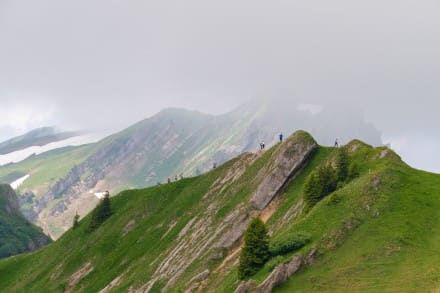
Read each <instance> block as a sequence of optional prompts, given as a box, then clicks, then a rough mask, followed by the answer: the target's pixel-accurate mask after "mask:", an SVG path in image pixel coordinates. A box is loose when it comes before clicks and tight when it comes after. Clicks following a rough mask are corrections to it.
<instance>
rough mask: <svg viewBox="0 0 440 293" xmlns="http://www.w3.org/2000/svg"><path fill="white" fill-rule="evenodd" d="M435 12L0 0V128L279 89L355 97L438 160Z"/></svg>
mask: <svg viewBox="0 0 440 293" xmlns="http://www.w3.org/2000/svg"><path fill="white" fill-rule="evenodd" d="M439 16H440V2H439V1H438V0H418V1H414V0H411V1H408V0H370V1H350V0H335V1H327V0H316V1H314V0H311V1H295V0H291V1H287V0H286V1H280V0H272V1H259V0H254V1H251V0H245V1H240V0H238V1H237V0H235V1H229V0H223V1H206V0H205V1H202V0H199V1H194V0H188V1H166V0H165V1H140V0H137V1H136V0H133V1H116V0H95V1H93V0H92V1H90V0H87V1H86V0H75V1H59V0H51V1H48V0H40V1H33V0H28V1H24V0H0V117H1V119H0V139H2V138H6V137H9V136H11V135H15V134H18V133H20V132H23V131H25V130H28V129H30V128H35V127H38V126H44V125H57V126H61V127H64V128H74V129H78V128H81V129H83V128H96V129H101V130H102V129H106V130H109V129H110V130H113V129H120V128H123V127H125V126H128V125H129V124H131V123H133V122H135V121H137V120H140V119H143V118H146V117H148V116H150V115H152V114H154V113H155V112H157V111H159V110H160V109H162V108H164V107H167V106H180V107H186V108H191V109H198V110H201V111H204V112H209V113H222V112H225V111H227V110H230V109H232V108H233V107H235V106H236V105H238V104H240V103H242V102H244V101H245V100H247V99H249V98H253V97H261V96H266V97H270V96H271V95H275V94H277V95H280V94H281V95H283V94H284V95H292V97H294V98H295V99H300V100H301V101H303V103H304V104H315V105H324V104H331V103H340V105H341V111H344V109H346V107H345V106H344V105H346V104H351V105H356V106H357V107H360V108H361V109H363V111H364V112H365V116H366V118H367V119H368V120H369V121H371V122H372V123H373V124H374V125H375V126H376V127H377V128H378V129H379V130H381V131H382V133H383V134H384V139H385V140H386V141H391V142H392V143H393V146H394V147H395V148H397V149H399V151H400V152H401V153H402V154H403V156H404V158H405V159H406V160H407V161H408V162H409V163H411V164H412V165H414V166H416V167H419V168H424V169H429V170H435V171H437V172H440V159H439V156H437V153H436V151H437V150H438V149H440V134H439V133H440V132H439V131H438V128H439V127H440V118H438V114H437V112H438V109H439V107H440V102H439V101H440V17H439ZM97 117H99V119H97Z"/></svg>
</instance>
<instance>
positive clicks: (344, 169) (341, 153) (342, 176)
mask: <svg viewBox="0 0 440 293" xmlns="http://www.w3.org/2000/svg"><path fill="white" fill-rule="evenodd" d="M336 151H337V153H336V162H335V163H336V177H337V181H338V182H344V181H346V180H347V179H348V171H349V170H348V169H349V166H350V160H349V158H348V153H347V150H346V149H345V148H344V147H342V148H338V149H337V150H336Z"/></svg>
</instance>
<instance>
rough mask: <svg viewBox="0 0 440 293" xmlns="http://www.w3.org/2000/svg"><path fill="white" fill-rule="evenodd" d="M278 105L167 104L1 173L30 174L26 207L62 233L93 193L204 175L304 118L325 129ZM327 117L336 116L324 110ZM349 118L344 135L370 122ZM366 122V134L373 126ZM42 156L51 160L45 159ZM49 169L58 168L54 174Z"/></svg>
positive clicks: (91, 201)
mask: <svg viewBox="0 0 440 293" xmlns="http://www.w3.org/2000/svg"><path fill="white" fill-rule="evenodd" d="M280 105H283V102H277V103H275V102H270V101H266V102H264V103H260V102H255V101H253V102H251V103H248V104H244V105H242V106H241V107H239V108H237V109H235V110H233V111H231V112H229V113H226V114H223V115H210V114H203V113H200V112H198V111H191V110H184V109H180V108H168V109H164V110H162V111H160V112H159V113H158V114H156V115H154V116H152V117H150V118H147V119H144V120H142V121H139V122H137V123H135V124H134V125H132V126H130V127H128V128H126V129H124V130H122V131H120V132H118V133H116V134H113V135H111V136H109V137H107V138H104V139H103V140H101V141H99V142H97V143H94V144H90V145H87V146H83V147H77V148H73V149H72V150H71V151H66V152H65V154H64V155H59V154H60V153H61V152H62V150H59V151H57V152H54V153H53V154H56V155H54V156H51V155H50V154H52V153H49V154H45V155H44V154H43V155H40V156H37V157H36V158H31V159H30V160H27V161H26V162H23V163H21V164H13V165H12V166H6V167H4V168H0V180H1V178H9V177H10V176H11V175H13V174H14V173H16V172H17V171H19V173H18V174H17V176H18V175H21V176H24V175H26V174H30V178H29V179H27V181H26V182H25V183H24V184H23V185H22V186H21V187H20V193H23V194H26V196H25V198H26V202H27V204H26V205H22V210H23V212H24V213H25V214H26V215H27V216H28V218H29V219H31V220H32V221H33V222H34V223H37V224H38V225H40V226H42V227H43V228H44V230H45V231H46V232H47V233H49V234H50V235H51V236H52V237H54V238H57V237H58V236H59V235H61V234H62V233H63V232H64V231H65V230H66V229H67V228H68V227H70V223H71V219H72V218H73V217H74V215H75V214H76V212H79V214H80V215H85V214H86V213H87V212H88V211H90V209H91V208H93V206H94V205H95V204H96V202H97V198H95V197H94V196H93V193H94V192H97V191H102V190H109V191H111V192H112V193H117V192H119V191H121V190H124V189H130V188H139V187H145V186H152V185H155V184H157V183H159V182H162V183H163V182H166V181H167V180H168V179H170V180H175V178H176V177H180V176H183V177H188V176H193V175H195V174H201V173H203V172H206V171H208V170H210V169H211V168H212V167H213V166H214V165H220V164H222V163H223V162H225V161H227V160H229V159H231V158H233V157H236V156H237V155H239V154H241V153H243V152H246V151H255V150H257V148H258V145H259V143H260V142H261V141H264V142H265V143H266V145H268V146H270V145H272V144H273V143H275V142H276V141H277V140H278V134H279V133H280V132H284V133H286V132H290V131H294V130H296V129H298V128H299V127H300V126H301V125H304V124H309V128H310V129H312V130H313V129H314V128H315V129H316V132H317V133H318V134H319V133H323V132H322V130H320V129H319V128H318V127H315V126H313V125H318V124H319V123H317V122H313V121H314V119H317V118H316V117H317V116H316V115H313V114H310V113H307V112H302V111H299V110H298V111H297V110H295V109H296V108H295V107H294V105H293V104H292V105H290V104H285V106H286V107H283V109H279V106H280ZM323 111H325V110H323ZM318 115H319V114H318ZM327 116H331V115H324V116H323V117H327ZM325 119H327V120H326V121H327V122H325V125H326V126H327V127H329V129H330V128H332V129H333V128H334V129H338V128H339V126H338V125H339V124H338V123H339V122H338V123H336V122H335V121H334V119H330V118H328V117H327V118H325ZM341 119H342V120H343V119H345V118H344V117H342V118H341ZM331 125H335V126H332V127H330V126H331ZM349 125H351V126H350V127H352V128H351V131H347V129H345V130H344V131H341V132H345V133H346V134H345V135H346V136H348V135H350V134H353V133H357V132H358V129H363V128H362V127H361V126H359V125H364V123H363V122H362V120H358V122H356V123H351V124H349ZM364 128H365V129H366V130H365V133H367V136H368V133H369V130H368V129H370V128H369V126H366V127H364ZM282 130H284V131H282ZM332 132H333V130H332ZM334 136H335V134H326V135H320V136H319V137H321V138H322V139H323V140H324V141H327V142H329V141H330V140H334V139H335V137H334ZM330 137H331V138H330ZM379 137H380V135H379V134H378V133H375V135H372V136H371V140H372V141H373V142H375V143H379V142H380V138H379ZM339 138H340V140H341V141H343V139H344V138H343V137H339ZM331 143H333V141H332V142H331ZM44 156H46V158H47V159H44V160H40V158H44ZM54 158H58V160H55V159H54ZM38 160H39V161H38ZM60 160H61V161H62V162H63V163H62V164H63V166H60ZM37 161H38V163H37ZM50 169H52V170H54V169H58V170H59V172H57V173H56V174H55V172H53V171H51V170H50ZM8 176H9V177H8Z"/></svg>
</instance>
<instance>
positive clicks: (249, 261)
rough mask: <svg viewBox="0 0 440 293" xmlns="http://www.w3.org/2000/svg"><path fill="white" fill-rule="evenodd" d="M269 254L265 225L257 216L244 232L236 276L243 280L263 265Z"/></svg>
mask: <svg viewBox="0 0 440 293" xmlns="http://www.w3.org/2000/svg"><path fill="white" fill-rule="evenodd" d="M269 255H270V253H269V236H268V235H267V228H266V225H265V224H264V223H263V221H262V220H261V219H260V218H259V217H257V218H254V219H253V220H252V222H251V223H250V224H249V227H248V228H247V230H246V232H245V234H244V245H243V248H242V249H241V254H240V265H239V266H238V277H239V278H240V279H241V280H243V279H245V278H247V277H250V276H252V275H254V274H255V273H256V272H258V270H259V269H261V268H262V267H263V266H264V264H265V263H266V261H267V260H268V259H269Z"/></svg>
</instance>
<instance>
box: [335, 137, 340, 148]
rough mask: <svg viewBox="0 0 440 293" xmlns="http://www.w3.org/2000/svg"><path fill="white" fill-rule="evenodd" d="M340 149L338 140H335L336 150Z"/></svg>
mask: <svg viewBox="0 0 440 293" xmlns="http://www.w3.org/2000/svg"><path fill="white" fill-rule="evenodd" d="M337 147H339V143H338V139H336V140H335V148H337Z"/></svg>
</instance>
